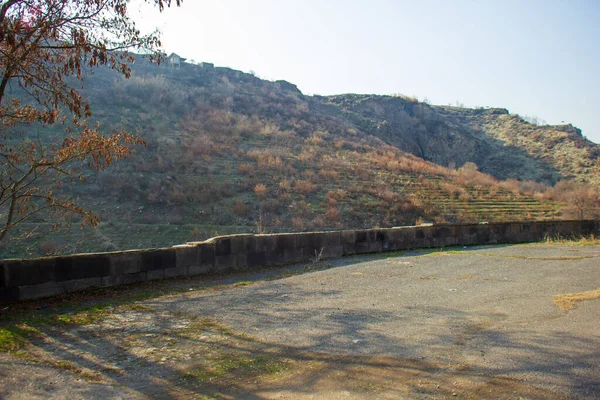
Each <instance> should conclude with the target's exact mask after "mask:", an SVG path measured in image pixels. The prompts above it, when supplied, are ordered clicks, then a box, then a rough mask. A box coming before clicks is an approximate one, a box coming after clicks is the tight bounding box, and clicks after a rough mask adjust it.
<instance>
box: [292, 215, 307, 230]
mask: <svg viewBox="0 0 600 400" xmlns="http://www.w3.org/2000/svg"><path fill="white" fill-rule="evenodd" d="M292 226H293V227H294V230H295V231H297V232H301V231H302V230H304V220H303V219H302V218H300V217H293V218H292Z"/></svg>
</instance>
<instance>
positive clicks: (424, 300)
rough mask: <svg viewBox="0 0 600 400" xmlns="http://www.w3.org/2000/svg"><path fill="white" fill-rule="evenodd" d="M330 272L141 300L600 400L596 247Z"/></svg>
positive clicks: (267, 332) (277, 340) (423, 256)
mask: <svg viewBox="0 0 600 400" xmlns="http://www.w3.org/2000/svg"><path fill="white" fill-rule="evenodd" d="M333 264H334V267H333V268H330V269H327V270H321V271H316V272H311V273H307V274H302V275H296V276H291V277H288V278H285V279H279V280H265V281H259V282H258V283H255V284H253V285H249V286H244V287H235V288H231V289H225V290H221V291H202V292H195V293H193V294H190V295H186V296H179V297H174V298H173V297H171V298H168V299H164V300H158V301H155V302H151V303H152V305H153V306H154V307H158V308H163V307H164V308H165V309H168V310H169V311H174V310H176V311H182V312H185V313H197V314H200V315H203V316H207V317H214V318H217V319H219V320H221V321H223V322H224V323H226V324H228V325H230V326H231V327H232V328H233V329H235V330H238V331H244V332H247V333H249V334H250V335H252V336H254V337H257V338H259V339H260V340H263V341H265V342H267V343H272V344H274V345H286V346H292V347H295V348H299V349H301V350H307V351H319V352H327V353H334V354H335V353H339V354H343V355H369V356H392V357H403V358H410V359H416V360H423V361H424V362H432V363H436V364H438V365H445V366H447V368H449V369H452V370H456V371H459V370H461V369H465V370H469V371H472V372H476V373H478V374H484V375H488V376H489V375H495V376H503V377H510V378H515V379H518V380H520V381H527V382H528V384H532V385H535V386H539V387H542V388H544V389H546V390H551V391H553V392H554V391H556V392H557V393H559V392H560V393H567V394H569V396H572V397H573V398H590V399H592V398H600V300H590V301H583V302H580V303H578V305H577V307H576V308H575V309H573V310H571V311H563V310H561V309H559V308H558V307H557V306H556V305H555V304H553V300H552V297H553V296H554V295H559V294H564V293H575V292H585V291H592V290H595V289H597V288H600V247H597V246H596V247H568V246H547V245H543V246H533V245H531V246H494V247H478V248H468V249H465V250H464V251H458V252H456V251H454V252H436V251H433V252H431V251H428V252H420V253H419V252H415V253H412V254H411V253H405V254H404V255H402V256H396V257H394V256H386V255H384V256H381V255H379V256H377V257H355V258H346V259H342V260H337V261H335V262H334V263H333Z"/></svg>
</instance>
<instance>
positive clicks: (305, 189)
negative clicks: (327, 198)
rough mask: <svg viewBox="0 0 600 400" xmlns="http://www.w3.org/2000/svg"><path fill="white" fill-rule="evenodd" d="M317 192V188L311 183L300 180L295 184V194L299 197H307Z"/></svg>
mask: <svg viewBox="0 0 600 400" xmlns="http://www.w3.org/2000/svg"><path fill="white" fill-rule="evenodd" d="M315 190H316V186H315V185H314V184H312V183H311V182H310V181H307V180H304V179H298V180H296V181H295V182H294V192H296V193H297V194H299V195H303V196H304V195H307V194H310V193H312V192H314V191H315Z"/></svg>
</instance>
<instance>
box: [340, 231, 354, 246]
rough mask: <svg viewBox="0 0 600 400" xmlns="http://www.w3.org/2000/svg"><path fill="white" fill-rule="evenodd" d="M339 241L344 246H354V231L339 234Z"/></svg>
mask: <svg viewBox="0 0 600 400" xmlns="http://www.w3.org/2000/svg"><path fill="white" fill-rule="evenodd" d="M340 240H341V243H342V244H344V245H346V244H354V243H356V231H350V230H347V231H341V232H340Z"/></svg>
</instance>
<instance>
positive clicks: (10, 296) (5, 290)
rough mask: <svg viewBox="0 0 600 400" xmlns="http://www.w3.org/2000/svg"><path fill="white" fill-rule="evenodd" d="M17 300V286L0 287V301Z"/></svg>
mask: <svg viewBox="0 0 600 400" xmlns="http://www.w3.org/2000/svg"><path fill="white" fill-rule="evenodd" d="M18 300H19V288H18V287H0V303H5V302H13V301H18Z"/></svg>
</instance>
